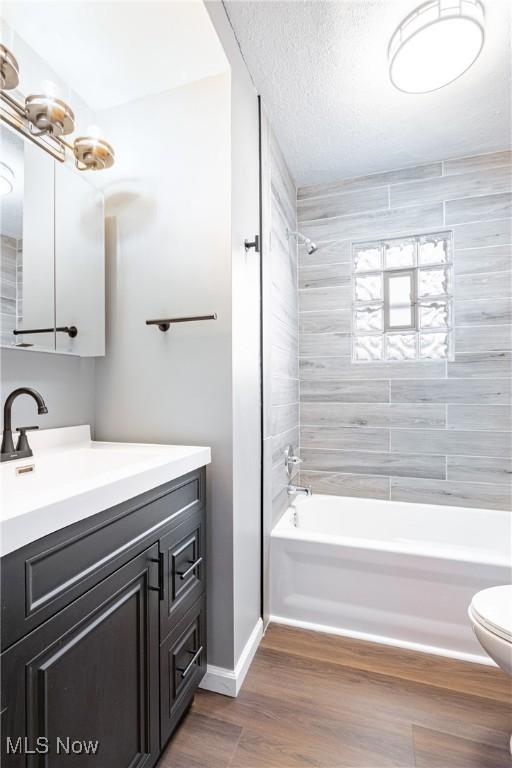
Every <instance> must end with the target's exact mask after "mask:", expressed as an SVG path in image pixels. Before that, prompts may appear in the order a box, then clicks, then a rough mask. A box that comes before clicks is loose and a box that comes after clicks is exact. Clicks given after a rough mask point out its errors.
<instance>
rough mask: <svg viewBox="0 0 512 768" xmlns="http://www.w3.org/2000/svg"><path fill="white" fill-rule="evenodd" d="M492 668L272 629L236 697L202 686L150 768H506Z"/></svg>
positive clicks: (506, 695)
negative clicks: (212, 691)
mask: <svg viewBox="0 0 512 768" xmlns="http://www.w3.org/2000/svg"><path fill="white" fill-rule="evenodd" d="M511 694H512V683H511V680H510V679H509V678H508V677H507V676H506V675H505V674H504V673H502V672H501V671H500V670H497V669H493V668H491V667H484V666H480V665H476V664H466V663H463V662H458V661H453V660H450V659H445V658H442V657H439V656H428V655H426V654H419V653H413V652H411V651H404V650H400V649H397V648H390V647H387V646H380V645H376V644H373V643H363V642H359V641H355V640H350V639H348V638H342V637H336V636H333V635H322V634H318V633H313V632H306V631H303V630H298V629H292V628H290V627H283V626H279V625H271V626H270V627H269V629H268V630H267V632H266V634H265V637H264V639H263V641H262V643H261V646H260V648H259V650H258V652H257V654H256V657H255V659H254V661H253V664H252V666H251V669H250V670H249V673H248V675H247V678H246V680H245V683H244V685H243V687H242V690H241V692H240V695H239V696H238V698H237V699H231V698H228V697H226V696H220V695H218V694H214V693H209V692H207V691H199V693H198V694H197V696H196V698H195V700H194V703H193V705H192V707H191V709H190V711H189V712H188V714H187V716H186V717H185V718H184V720H183V722H182V723H181V725H180V727H179V729H178V731H177V732H176V734H175V737H174V738H173V740H172V742H171V743H170V744H169V746H168V748H167V750H166V752H165V753H164V755H163V756H162V758H161V760H160V762H159V763H158V768H228V767H229V768H304V767H305V766H309V768H311V766H315V767H316V768H349V767H350V768H352V767H353V768H356V767H357V768H387V767H388V766H395V767H396V768H510V767H511V765H512V763H511V758H510V754H509V752H508V740H509V738H510V733H511V732H512V708H511V699H512V695H511Z"/></svg>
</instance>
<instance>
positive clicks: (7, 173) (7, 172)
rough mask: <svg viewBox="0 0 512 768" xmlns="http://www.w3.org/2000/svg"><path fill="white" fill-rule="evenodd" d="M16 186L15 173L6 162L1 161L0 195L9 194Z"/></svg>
mask: <svg viewBox="0 0 512 768" xmlns="http://www.w3.org/2000/svg"><path fill="white" fill-rule="evenodd" d="M13 188H14V173H13V172H12V170H11V169H10V168H9V166H8V165H6V164H5V163H0V195H8V194H9V192H12V190H13Z"/></svg>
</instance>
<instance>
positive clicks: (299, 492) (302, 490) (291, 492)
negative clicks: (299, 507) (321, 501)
mask: <svg viewBox="0 0 512 768" xmlns="http://www.w3.org/2000/svg"><path fill="white" fill-rule="evenodd" d="M312 495H313V491H312V490H311V486H310V485H308V486H307V487H306V486H304V485H292V484H291V483H290V484H289V485H288V496H312Z"/></svg>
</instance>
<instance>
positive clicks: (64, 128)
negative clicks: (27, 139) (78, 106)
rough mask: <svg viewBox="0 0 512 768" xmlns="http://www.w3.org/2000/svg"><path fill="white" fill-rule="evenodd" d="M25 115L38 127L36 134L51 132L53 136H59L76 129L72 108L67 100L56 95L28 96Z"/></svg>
mask: <svg viewBox="0 0 512 768" xmlns="http://www.w3.org/2000/svg"><path fill="white" fill-rule="evenodd" d="M25 115H26V117H27V120H28V121H29V122H30V123H32V125H33V126H35V128H36V129H37V130H36V131H33V134H34V136H44V135H45V134H50V135H51V136H53V138H59V137H60V136H66V135H67V134H68V133H73V131H74V130H75V116H74V114H73V111H72V109H71V108H70V107H69V106H68V105H67V104H66V102H65V101H63V100H62V99H57V98H56V97H55V96H44V95H41V96H27V98H26V99H25Z"/></svg>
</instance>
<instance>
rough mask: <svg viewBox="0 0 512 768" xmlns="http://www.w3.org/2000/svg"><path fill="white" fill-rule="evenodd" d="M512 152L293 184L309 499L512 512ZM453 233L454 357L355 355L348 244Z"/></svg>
mask: <svg viewBox="0 0 512 768" xmlns="http://www.w3.org/2000/svg"><path fill="white" fill-rule="evenodd" d="M511 171H512V153H511V152H510V151H503V152H496V153H492V154H486V155H480V156H477V157H468V158H461V159H457V160H447V161H444V162H439V163H431V164H428V165H422V166H418V167H417V168H407V169H401V170H396V171H390V172H387V173H379V174H373V175H370V176H364V177H360V178H356V179H346V180H343V181H340V182H338V183H334V184H328V185H322V186H316V187H307V188H302V189H299V192H298V220H299V228H300V230H301V231H302V232H304V234H305V235H307V236H308V237H310V238H311V239H313V240H314V241H315V242H316V243H317V244H318V246H319V247H318V250H317V252H316V253H314V254H313V255H308V254H307V253H306V252H305V250H304V249H302V248H301V249H299V267H300V269H299V288H300V290H299V309H300V314H299V327H300V336H299V353H300V358H299V362H300V436H301V452H302V458H303V459H304V464H303V465H302V471H301V482H302V483H303V484H311V485H312V486H313V489H314V490H316V491H317V492H319V493H332V494H340V495H348V496H363V497H373V498H383V499H389V498H391V499H397V500H401V501H418V502H427V503H433V504H452V505H461V506H468V507H488V508H496V509H509V508H510V480H511V471H512V461H511V460H512V440H511V432H510V430H511V400H510V396H511V391H510V390H511V387H510V373H511V365H510V362H511V354H512V326H511V323H512V279H511V278H512V262H511V259H512V245H511V244H512V237H511V213H512V197H511ZM437 229H441V230H445V229H450V230H452V231H453V236H454V248H455V251H454V269H455V288H454V301H455V325H456V329H455V360H454V361H453V362H446V361H442V360H440V361H411V362H407V361H406V362H403V363H400V362H392V363H362V364H361V363H358V364H354V363H352V361H351V357H350V349H351V300H352V297H351V265H350V257H351V245H352V241H353V240H361V239H369V240H371V239H376V238H380V237H388V236H394V235H396V236H400V235H407V234H417V233H422V232H429V231H436V230H437Z"/></svg>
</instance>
